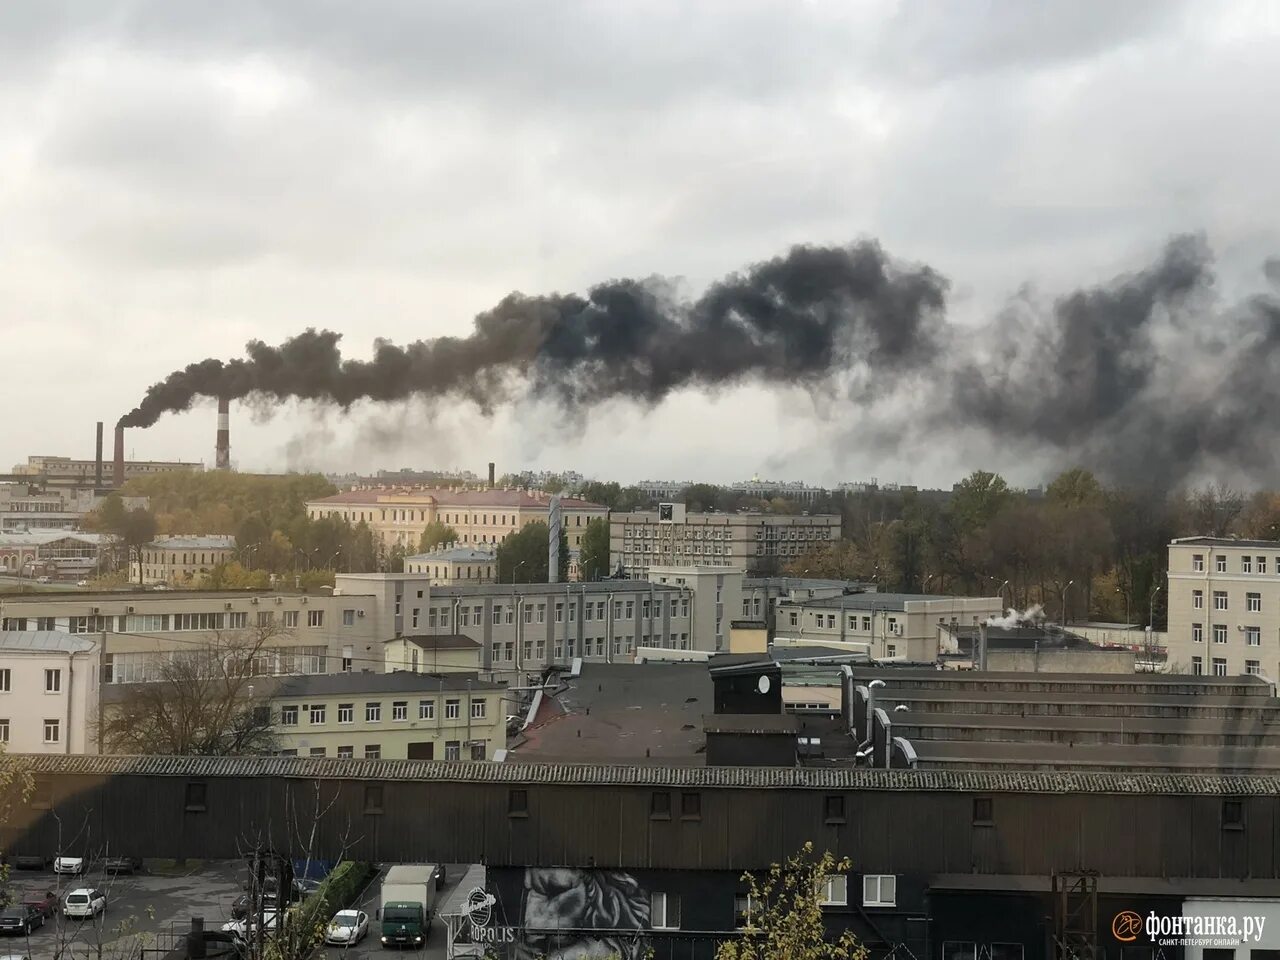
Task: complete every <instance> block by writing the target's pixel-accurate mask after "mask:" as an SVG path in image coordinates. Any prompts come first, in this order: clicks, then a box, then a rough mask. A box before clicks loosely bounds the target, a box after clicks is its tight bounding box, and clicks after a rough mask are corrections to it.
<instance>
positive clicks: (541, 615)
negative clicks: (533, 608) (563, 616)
mask: <svg viewBox="0 0 1280 960" xmlns="http://www.w3.org/2000/svg"><path fill="white" fill-rule="evenodd" d="M538 622H539V623H546V622H547V605H546V604H545V603H540V604H538Z"/></svg>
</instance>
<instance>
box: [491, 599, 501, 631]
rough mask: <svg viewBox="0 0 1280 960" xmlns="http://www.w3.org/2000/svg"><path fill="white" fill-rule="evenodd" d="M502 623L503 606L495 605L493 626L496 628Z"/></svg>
mask: <svg viewBox="0 0 1280 960" xmlns="http://www.w3.org/2000/svg"><path fill="white" fill-rule="evenodd" d="M500 623H502V604H499V603H495V604H494V605H493V625H494V626H495V627H496V626H497V625H498V624H500Z"/></svg>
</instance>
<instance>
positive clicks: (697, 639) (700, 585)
mask: <svg viewBox="0 0 1280 960" xmlns="http://www.w3.org/2000/svg"><path fill="white" fill-rule="evenodd" d="M649 579H650V580H651V581H653V582H654V583H659V584H670V585H672V586H676V587H681V588H688V589H689V590H691V591H692V592H693V602H692V608H691V613H692V618H693V619H692V622H691V623H690V626H689V633H690V635H691V636H692V637H693V642H692V644H691V646H690V649H693V650H704V651H708V652H711V653H716V652H720V651H725V650H728V649H729V627H730V620H731V618H732V617H734V616H735V615H736V611H737V610H738V609H739V608H740V607H741V605H742V571H741V570H739V569H738V568H737V567H731V566H725V565H723V564H721V565H719V566H716V565H711V564H696V565H693V566H687V567H686V566H673V567H665V566H654V567H650V568H649Z"/></svg>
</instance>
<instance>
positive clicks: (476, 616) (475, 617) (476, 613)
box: [471, 574, 484, 627]
mask: <svg viewBox="0 0 1280 960" xmlns="http://www.w3.org/2000/svg"><path fill="white" fill-rule="evenodd" d="M477 576H478V574H477ZM471 620H472V622H473V623H475V625H476V626H477V627H478V626H480V624H481V623H483V622H484V607H481V606H475V607H472V608H471Z"/></svg>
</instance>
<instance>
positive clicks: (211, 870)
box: [0, 862, 466, 960]
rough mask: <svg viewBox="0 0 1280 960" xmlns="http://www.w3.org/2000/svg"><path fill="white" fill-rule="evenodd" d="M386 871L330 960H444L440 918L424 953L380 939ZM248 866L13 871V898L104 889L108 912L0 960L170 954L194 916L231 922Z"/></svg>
mask: <svg viewBox="0 0 1280 960" xmlns="http://www.w3.org/2000/svg"><path fill="white" fill-rule="evenodd" d="M381 873H382V871H379V873H378V874H377V875H376V876H375V877H374V878H373V880H372V882H371V883H370V884H369V885H368V887H366V888H365V890H364V891H363V892H362V893H361V895H360V897H359V898H358V902H357V903H356V904H353V905H352V906H353V907H354V908H355V909H357V910H363V911H364V912H365V913H367V914H368V915H369V935H368V936H366V937H365V938H364V940H363V941H361V942H360V943H359V944H356V945H355V946H352V947H325V948H323V954H325V955H327V956H326V957H324V960H344V955H345V958H350V960H358V958H362V957H364V956H366V955H373V956H380V957H387V958H388V960H389V958H390V957H392V956H394V955H396V954H401V953H403V954H406V955H409V956H413V957H415V958H418V960H443V958H444V956H445V940H446V937H445V932H444V924H443V923H442V922H441V921H440V920H438V919H437V920H435V921H434V922H433V923H432V924H431V931H430V933H429V934H428V936H427V943H426V945H425V946H424V948H423V949H421V950H410V951H400V950H386V949H384V948H383V946H382V944H381V943H379V941H378V921H377V920H376V919H375V915H376V913H377V910H378V891H379V889H380V883H381ZM465 873H466V867H465V866H461V865H449V866H447V867H446V870H445V877H446V882H445V886H444V888H443V889H442V890H441V891H440V892H439V894H438V896H437V901H436V902H437V905H443V903H444V901H445V899H446V898H447V897H448V896H449V894H450V893H452V892H453V890H454V889H455V888H456V887H457V885H458V882H459V881H460V880H461V878H462V876H463V874H465ZM244 879H245V869H244V864H242V863H236V862H207V863H201V864H195V865H192V866H190V867H186V868H184V867H182V866H177V867H157V868H152V869H151V870H149V871H146V872H143V873H140V874H137V875H134V876H115V877H113V876H103V875H102V874H93V875H89V876H85V877H66V876H57V875H55V874H53V873H51V872H49V871H47V870H45V871H34V870H16V869H12V868H11V869H10V874H9V887H10V889H11V890H12V891H13V892H14V893H15V895H17V896H15V899H21V897H25V896H26V895H28V894H32V893H43V892H44V891H46V890H52V891H53V892H54V893H56V894H57V895H58V898H59V900H60V901H61V900H64V899H65V898H66V895H67V894H68V893H69V892H70V891H72V890H74V889H76V888H78V887H90V888H94V889H99V890H102V891H103V892H104V893H105V894H106V895H107V909H106V912H105V913H104V914H103V915H102V916H100V917H98V918H96V919H95V920H93V921H80V920H69V919H66V918H64V917H62V916H61V915H59V916H57V917H56V918H52V919H50V920H49V921H48V922H47V923H46V924H45V925H44V926H43V927H41V928H39V929H37V930H35V931H34V932H33V933H32V934H31V936H30V937H24V936H9V937H0V960H6V957H18V956H22V957H28V958H30V960H54V958H55V956H57V957H60V958H61V960H138V954H137V950H138V947H139V946H141V947H144V948H146V947H151V948H156V949H157V951H158V948H161V947H164V948H167V947H168V946H169V945H170V944H171V943H172V941H173V939H174V938H175V937H178V936H181V935H183V934H185V933H186V932H187V931H188V930H190V929H191V920H192V918H193V917H200V918H202V919H203V920H204V923H205V928H206V929H210V930H220V929H221V928H222V924H223V923H225V922H227V921H228V920H229V919H230V918H231V905H232V903H233V902H234V901H235V899H236V898H237V897H238V896H240V894H241V893H242V892H243V887H242V884H243V883H244ZM160 956H161V953H160V952H154V953H152V952H148V953H145V954H144V955H143V958H142V960H158V958H159V957H160Z"/></svg>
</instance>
